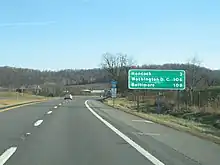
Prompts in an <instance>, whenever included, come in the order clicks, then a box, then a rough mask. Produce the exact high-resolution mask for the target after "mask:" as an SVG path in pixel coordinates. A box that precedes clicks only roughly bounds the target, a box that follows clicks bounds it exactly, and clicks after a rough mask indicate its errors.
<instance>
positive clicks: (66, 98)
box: [64, 94, 73, 100]
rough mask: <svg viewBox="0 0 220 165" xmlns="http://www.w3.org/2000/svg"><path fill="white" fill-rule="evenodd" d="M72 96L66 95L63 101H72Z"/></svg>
mask: <svg viewBox="0 0 220 165" xmlns="http://www.w3.org/2000/svg"><path fill="white" fill-rule="evenodd" d="M72 99H73V96H72V95H71V94H66V95H65V97H64V100H72Z"/></svg>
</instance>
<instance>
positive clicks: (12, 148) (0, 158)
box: [0, 147, 17, 165]
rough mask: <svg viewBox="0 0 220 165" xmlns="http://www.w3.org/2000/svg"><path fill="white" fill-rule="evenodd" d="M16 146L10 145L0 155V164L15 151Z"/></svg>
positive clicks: (2, 164)
mask: <svg viewBox="0 0 220 165" xmlns="http://www.w3.org/2000/svg"><path fill="white" fill-rule="evenodd" d="M16 150H17V147H11V148H9V149H7V150H6V151H5V152H4V153H3V154H2V155H1V156H0V165H4V164H5V163H6V162H7V160H8V159H9V158H10V157H11V156H12V155H13V154H14V153H15V151H16Z"/></svg>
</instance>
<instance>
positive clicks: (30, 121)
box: [0, 99, 63, 165]
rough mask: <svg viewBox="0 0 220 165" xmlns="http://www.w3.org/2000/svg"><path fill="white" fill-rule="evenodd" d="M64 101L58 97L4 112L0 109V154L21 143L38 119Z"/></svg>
mask: <svg viewBox="0 0 220 165" xmlns="http://www.w3.org/2000/svg"><path fill="white" fill-rule="evenodd" d="M62 101H63V100H61V99H59V100H57V99H56V100H50V101H47V102H42V103H37V104H32V105H27V106H23V107H20V108H15V109H10V110H8V111H4V112H1V111H0V155H1V154H2V153H3V152H4V151H5V150H6V149H8V148H9V147H10V146H13V145H16V144H17V143H19V142H20V141H21V140H22V139H23V138H24V137H25V136H26V135H28V133H30V132H31V131H32V129H33V126H34V123H35V122H36V121H37V120H38V119H40V118H42V117H43V116H44V115H45V113H46V112H47V111H50V109H52V108H53V107H54V106H56V105H58V104H59V103H61V102H62ZM0 165H1V163H0Z"/></svg>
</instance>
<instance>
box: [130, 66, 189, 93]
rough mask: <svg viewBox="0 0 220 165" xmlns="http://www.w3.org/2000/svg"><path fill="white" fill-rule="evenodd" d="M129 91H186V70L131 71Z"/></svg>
mask: <svg viewBox="0 0 220 165" xmlns="http://www.w3.org/2000/svg"><path fill="white" fill-rule="evenodd" d="M128 88H129V89H152V90H184V89H185V88H186V73H185V71H184V70H150V69H130V70H129V71H128Z"/></svg>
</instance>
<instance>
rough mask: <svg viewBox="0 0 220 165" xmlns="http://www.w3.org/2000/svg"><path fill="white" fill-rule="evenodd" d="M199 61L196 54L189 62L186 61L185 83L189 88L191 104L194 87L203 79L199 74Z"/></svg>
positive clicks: (191, 102)
mask: <svg viewBox="0 0 220 165" xmlns="http://www.w3.org/2000/svg"><path fill="white" fill-rule="evenodd" d="M200 66H201V61H200V60H198V58H197V57H196V56H194V57H193V58H192V59H191V60H190V61H189V62H188V68H187V77H188V79H187V81H188V82H187V84H188V89H189V96H190V104H193V101H194V100H193V93H194V91H195V89H196V88H197V87H198V84H199V83H200V82H201V81H202V80H204V76H203V75H201V74H199V71H200V68H201V67H200Z"/></svg>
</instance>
